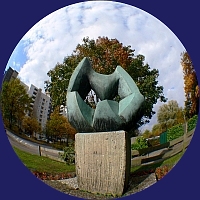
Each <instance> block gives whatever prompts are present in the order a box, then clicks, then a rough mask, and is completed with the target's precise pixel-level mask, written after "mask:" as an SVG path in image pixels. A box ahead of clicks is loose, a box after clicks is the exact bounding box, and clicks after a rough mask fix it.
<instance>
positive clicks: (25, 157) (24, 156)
mask: <svg viewBox="0 0 200 200" xmlns="http://www.w3.org/2000/svg"><path fill="white" fill-rule="evenodd" d="M13 148H14V150H15V152H16V154H17V155H18V157H19V158H20V159H21V161H22V162H23V163H24V165H25V166H26V167H27V168H28V169H30V170H31V171H37V172H47V173H50V174H58V173H67V172H75V165H67V164H65V163H62V162H58V161H55V160H52V159H50V158H47V157H42V156H38V155H33V154H30V153H27V152H24V151H21V150H19V149H17V148H15V147H13ZM182 155H183V153H182V152H180V153H178V154H177V155H175V156H173V157H171V158H168V159H166V160H165V161H163V162H160V163H156V164H151V165H146V166H136V167H131V173H134V172H136V171H137V172H142V171H146V170H155V169H156V168H157V167H161V166H165V165H168V166H174V165H175V164H176V163H177V162H178V161H179V160H180V158H181V157H182Z"/></svg>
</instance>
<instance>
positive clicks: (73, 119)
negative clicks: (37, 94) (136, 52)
mask: <svg viewBox="0 0 200 200" xmlns="http://www.w3.org/2000/svg"><path fill="white" fill-rule="evenodd" d="M91 89H92V90H94V92H95V93H96V94H97V96H98V97H99V98H100V99H101V101H100V102H99V103H98V104H97V106H96V109H93V108H91V107H90V106H89V105H87V104H86V103H85V102H84V99H85V98H86V96H87V94H88V93H89V91H90V90H91ZM116 95H119V96H120V98H121V100H120V101H119V103H118V102H116V101H113V98H114V97H115V96H116ZM143 102H144V97H143V95H142V94H141V93H140V91H139V89H138V87H137V86H136V84H135V82H134V81H133V79H132V78H131V77H130V75H129V74H128V73H127V72H126V71H125V70H124V69H123V68H122V67H120V66H117V68H116V70H115V71H114V73H112V74H110V75H103V74H99V73H96V72H95V71H94V70H93V69H92V67H91V64H90V62H89V60H88V58H84V59H83V60H82V61H81V62H80V63H79V65H78V66H77V67H76V69H75V70H74V72H73V74H72V76H71V79H70V82H69V86H68V90H67V110H68V111H67V115H68V120H69V122H70V123H71V124H72V126H74V127H75V128H76V129H77V131H78V132H99V131H117V130H120V129H124V130H126V127H128V126H130V124H133V123H136V122H137V120H138V116H140V115H139V114H138V113H140V110H141V107H142V104H143Z"/></svg>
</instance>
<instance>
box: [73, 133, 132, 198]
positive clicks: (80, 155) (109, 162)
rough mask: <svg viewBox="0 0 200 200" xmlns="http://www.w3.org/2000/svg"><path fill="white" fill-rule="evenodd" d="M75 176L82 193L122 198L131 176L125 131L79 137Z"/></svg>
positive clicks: (76, 137)
mask: <svg viewBox="0 0 200 200" xmlns="http://www.w3.org/2000/svg"><path fill="white" fill-rule="evenodd" d="M75 153H76V175H77V181H78V186H79V189H81V190H85V191H89V192H92V193H100V194H112V195H113V196H121V195H122V194H123V192H124V191H125V190H126V188H127V186H128V181H129V175H130V166H131V147H130V138H129V136H128V133H126V132H125V131H112V132H96V133H77V134H76V136H75Z"/></svg>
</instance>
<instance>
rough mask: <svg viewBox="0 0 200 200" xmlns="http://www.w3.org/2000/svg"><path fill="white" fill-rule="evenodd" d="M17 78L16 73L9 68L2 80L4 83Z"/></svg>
mask: <svg viewBox="0 0 200 200" xmlns="http://www.w3.org/2000/svg"><path fill="white" fill-rule="evenodd" d="M17 76H18V72H17V71H16V70H14V69H12V68H11V67H9V68H8V69H7V70H6V71H5V72H4V76H3V80H2V82H4V81H8V82H9V81H11V80H12V79H15V78H17Z"/></svg>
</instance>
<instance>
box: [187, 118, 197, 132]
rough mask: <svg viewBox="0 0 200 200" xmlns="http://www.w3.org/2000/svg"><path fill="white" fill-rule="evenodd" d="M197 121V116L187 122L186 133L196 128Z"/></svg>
mask: <svg viewBox="0 0 200 200" xmlns="http://www.w3.org/2000/svg"><path fill="white" fill-rule="evenodd" d="M197 121H198V116H197V115H194V116H193V117H192V118H190V119H189V120H188V131H191V130H192V129H194V128H195V127H196V125H197Z"/></svg>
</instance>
